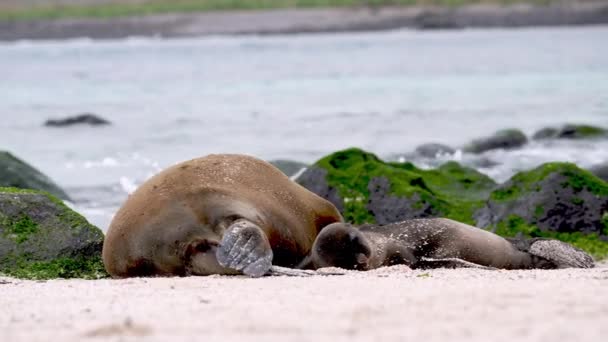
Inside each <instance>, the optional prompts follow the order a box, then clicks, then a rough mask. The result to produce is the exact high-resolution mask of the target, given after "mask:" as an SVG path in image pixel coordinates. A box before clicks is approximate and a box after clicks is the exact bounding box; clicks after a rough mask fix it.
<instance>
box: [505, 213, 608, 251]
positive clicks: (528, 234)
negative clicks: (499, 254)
mask: <svg viewBox="0 0 608 342" xmlns="http://www.w3.org/2000/svg"><path fill="white" fill-rule="evenodd" d="M494 232H495V233H496V234H498V235H501V236H504V237H518V238H524V239H525V238H537V237H541V238H549V239H557V240H561V241H564V242H568V243H570V244H572V245H573V246H575V247H578V248H580V249H582V250H584V251H586V252H587V253H589V254H590V255H591V256H593V258H595V259H596V260H601V259H605V258H607V257H608V241H607V240H606V231H604V232H603V233H601V234H598V233H589V234H584V233H581V232H571V233H564V232H554V231H543V230H540V229H539V228H538V227H537V226H535V225H531V224H529V223H527V222H526V220H524V219H523V218H522V217H520V216H517V215H509V216H508V217H507V218H506V219H504V220H502V221H501V222H500V223H499V224H498V225H497V227H496V229H495V231H494Z"/></svg>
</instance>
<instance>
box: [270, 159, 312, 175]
mask: <svg viewBox="0 0 608 342" xmlns="http://www.w3.org/2000/svg"><path fill="white" fill-rule="evenodd" d="M269 163H270V164H272V165H274V166H275V167H276V168H277V169H279V170H281V172H283V173H284V174H285V175H287V176H288V177H291V176H294V175H296V174H297V173H298V172H300V171H302V169H305V168H306V167H307V166H308V165H306V164H304V163H300V162H297V161H293V160H285V159H277V160H271V161H270V162H269Z"/></svg>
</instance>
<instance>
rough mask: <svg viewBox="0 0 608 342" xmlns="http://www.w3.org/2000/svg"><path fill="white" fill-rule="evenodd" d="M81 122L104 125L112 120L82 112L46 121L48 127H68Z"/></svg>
mask: <svg viewBox="0 0 608 342" xmlns="http://www.w3.org/2000/svg"><path fill="white" fill-rule="evenodd" d="M79 124H85V125H90V126H103V125H110V124H111V123H110V121H108V120H106V119H103V118H100V117H99V116H97V115H95V114H91V113H82V114H78V115H75V116H69V117H67V118H62V119H49V120H47V121H46V122H45V123H44V125H45V126H47V127H67V126H73V125H79Z"/></svg>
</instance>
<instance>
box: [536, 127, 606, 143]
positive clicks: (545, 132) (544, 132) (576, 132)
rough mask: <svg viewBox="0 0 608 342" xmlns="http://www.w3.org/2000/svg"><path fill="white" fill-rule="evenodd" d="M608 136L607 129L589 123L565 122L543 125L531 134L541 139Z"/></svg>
mask: <svg viewBox="0 0 608 342" xmlns="http://www.w3.org/2000/svg"><path fill="white" fill-rule="evenodd" d="M601 137H608V130H606V129H604V128H601V127H597V126H591V125H575V124H566V125H564V126H562V127H559V128H556V127H545V128H542V129H540V130H538V131H537V132H536V133H534V135H533V136H532V138H533V139H535V140H542V139H593V138H601Z"/></svg>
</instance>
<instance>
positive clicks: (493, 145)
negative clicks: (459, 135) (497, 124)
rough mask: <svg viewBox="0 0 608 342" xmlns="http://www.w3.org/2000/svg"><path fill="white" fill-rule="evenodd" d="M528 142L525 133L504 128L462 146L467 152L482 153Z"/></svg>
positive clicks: (515, 146)
mask: <svg viewBox="0 0 608 342" xmlns="http://www.w3.org/2000/svg"><path fill="white" fill-rule="evenodd" d="M527 142H528V138H527V137H526V135H525V134H524V133H523V132H522V131H520V130H518V129H505V130H501V131H498V132H496V133H494V135H492V136H489V137H485V138H480V139H476V140H473V141H472V142H470V143H469V144H468V145H466V146H465V147H464V148H463V151H465V152H469V153H483V152H486V151H490V150H495V149H499V148H500V149H513V148H517V147H521V146H523V145H525V144H526V143H527Z"/></svg>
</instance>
